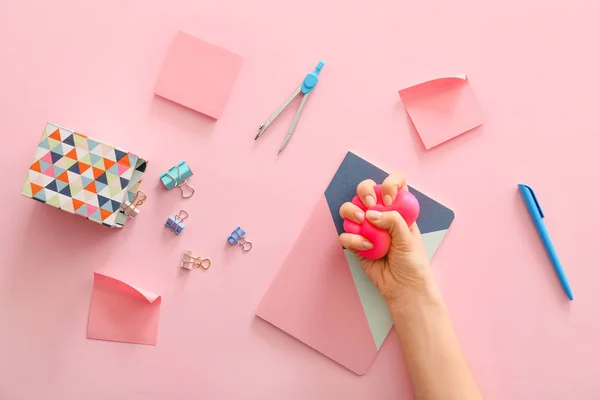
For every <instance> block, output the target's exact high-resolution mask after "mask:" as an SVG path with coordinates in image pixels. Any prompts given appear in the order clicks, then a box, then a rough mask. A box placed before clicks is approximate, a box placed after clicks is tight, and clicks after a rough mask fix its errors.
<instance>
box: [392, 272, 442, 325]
mask: <svg viewBox="0 0 600 400" xmlns="http://www.w3.org/2000/svg"><path fill="white" fill-rule="evenodd" d="M398 292H399V293H398V295H397V296H394V297H393V298H390V299H387V304H388V307H389V309H390V312H391V314H392V316H393V317H394V319H396V318H397V317H406V316H410V314H411V313H412V312H413V311H415V310H419V309H422V308H423V307H436V306H442V307H444V301H443V299H442V296H441V293H440V291H439V289H438V287H437V284H436V283H435V280H434V279H433V277H432V276H431V275H429V274H427V276H424V277H423V278H422V279H420V282H419V283H418V284H413V285H410V286H408V287H405V288H403V290H401V291H398Z"/></svg>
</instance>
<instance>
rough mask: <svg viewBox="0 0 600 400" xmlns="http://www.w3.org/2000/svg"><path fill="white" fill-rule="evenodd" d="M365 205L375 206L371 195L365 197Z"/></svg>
mask: <svg viewBox="0 0 600 400" xmlns="http://www.w3.org/2000/svg"><path fill="white" fill-rule="evenodd" d="M365 203H366V206H367V207H373V206H374V205H375V204H376V202H375V199H374V198H373V196H371V195H367V197H365Z"/></svg>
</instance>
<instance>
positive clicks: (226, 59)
mask: <svg viewBox="0 0 600 400" xmlns="http://www.w3.org/2000/svg"><path fill="white" fill-rule="evenodd" d="M241 65H242V57H241V56H239V55H237V54H235V53H232V52H230V51H228V50H225V49H223V48H221V47H218V46H215V45H213V44H211V43H208V42H205V41H204V40H201V39H198V38H196V37H194V36H191V35H189V34H187V33H184V32H179V33H178V34H177V36H175V40H174V41H173V43H172V44H171V48H170V50H169V54H168V55H167V59H166V61H165V63H164V65H163V67H162V71H161V73H160V76H159V77H158V82H157V83H156V87H155V88H154V94H156V95H158V96H161V97H164V98H165V99H168V100H171V101H174V102H175V103H178V104H181V105H182V106H185V107H188V108H191V109H192V110H195V111H198V112H201V113H202V114H205V115H208V116H209V117H212V118H214V119H219V118H220V117H221V114H222V113H223V109H224V108H225V104H227V99H228V98H229V94H230V93H231V90H232V88H233V84H234V83H235V79H236V77H237V75H238V72H239V70H240V67H241Z"/></svg>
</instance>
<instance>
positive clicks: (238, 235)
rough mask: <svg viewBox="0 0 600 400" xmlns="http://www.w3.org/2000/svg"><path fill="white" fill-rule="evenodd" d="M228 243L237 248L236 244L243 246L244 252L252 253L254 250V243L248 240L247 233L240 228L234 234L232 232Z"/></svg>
mask: <svg viewBox="0 0 600 400" xmlns="http://www.w3.org/2000/svg"><path fill="white" fill-rule="evenodd" d="M227 241H228V242H229V244H231V245H232V246H235V245H236V244H237V245H239V246H241V247H242V250H244V251H250V250H251V249H252V242H249V241H248V240H246V232H245V231H244V230H243V229H242V228H240V227H239V226H238V227H237V228H235V230H234V231H233V232H231V235H229V237H228V238H227Z"/></svg>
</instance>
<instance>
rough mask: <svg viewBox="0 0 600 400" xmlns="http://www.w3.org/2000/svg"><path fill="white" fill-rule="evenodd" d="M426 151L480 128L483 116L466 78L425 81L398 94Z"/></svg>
mask: <svg viewBox="0 0 600 400" xmlns="http://www.w3.org/2000/svg"><path fill="white" fill-rule="evenodd" d="M398 93H399V94H400V98H401V99H402V102H403V103H404V108H405V109H406V112H407V113H408V116H409V117H410V119H411V121H412V123H413V125H414V127H415V129H416V131H417V132H418V134H419V136H420V138H421V140H422V142H423V145H425V148H426V149H428V150H429V149H431V148H432V147H435V146H437V145H439V144H441V143H444V142H446V141H448V140H450V139H452V138H454V137H456V136H459V135H462V134H463V133H465V132H468V131H470V130H472V129H474V128H476V127H478V126H480V125H481V124H483V113H482V111H481V107H480V105H479V102H478V101H477V97H476V96H475V93H474V92H473V89H472V88H471V85H470V83H469V80H468V79H467V76H466V75H457V76H449V77H443V78H437V79H432V80H429V81H425V82H422V83H419V84H416V85H413V86H410V87H407V88H406V89H402V90H400V91H398Z"/></svg>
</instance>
